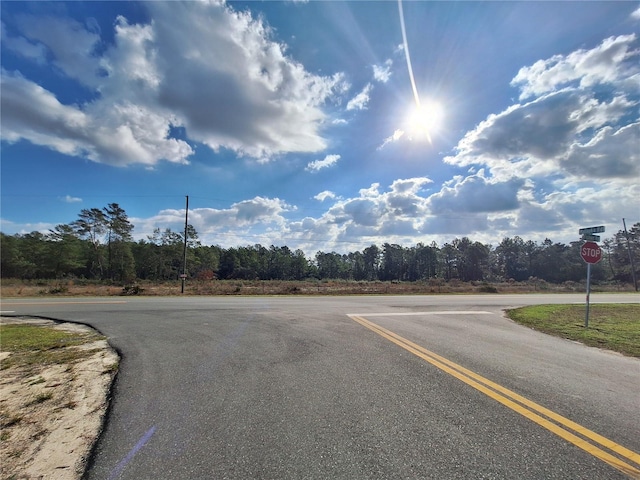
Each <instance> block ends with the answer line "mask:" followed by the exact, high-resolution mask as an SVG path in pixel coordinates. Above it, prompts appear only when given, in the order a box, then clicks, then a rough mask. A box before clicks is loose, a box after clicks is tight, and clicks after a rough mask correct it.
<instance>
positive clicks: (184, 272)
mask: <svg viewBox="0 0 640 480" xmlns="http://www.w3.org/2000/svg"><path fill="white" fill-rule="evenodd" d="M188 225H189V195H187V205H186V208H185V210H184V248H183V249H182V275H180V277H181V278H182V289H181V290H180V293H184V282H185V280H186V279H187V230H188V229H187V227H188Z"/></svg>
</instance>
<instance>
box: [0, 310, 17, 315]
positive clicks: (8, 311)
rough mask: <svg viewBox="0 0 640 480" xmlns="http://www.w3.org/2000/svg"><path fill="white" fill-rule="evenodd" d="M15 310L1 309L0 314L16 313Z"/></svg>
mask: <svg viewBox="0 0 640 480" xmlns="http://www.w3.org/2000/svg"><path fill="white" fill-rule="evenodd" d="M15 312H16V311H15V310H0V315H4V314H5V313H15Z"/></svg>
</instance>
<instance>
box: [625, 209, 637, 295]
mask: <svg viewBox="0 0 640 480" xmlns="http://www.w3.org/2000/svg"><path fill="white" fill-rule="evenodd" d="M622 225H623V226H624V236H625V237H626V239H627V252H629V263H631V278H633V286H634V288H635V289H636V292H637V291H638V280H637V279H636V266H635V265H634V263H633V255H632V254H631V244H630V243H629V232H627V222H625V220H624V218H623V219H622Z"/></svg>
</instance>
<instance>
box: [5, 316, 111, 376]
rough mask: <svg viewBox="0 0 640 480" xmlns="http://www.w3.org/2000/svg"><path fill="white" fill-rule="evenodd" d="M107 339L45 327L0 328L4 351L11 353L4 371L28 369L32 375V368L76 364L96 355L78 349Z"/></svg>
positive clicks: (26, 370) (91, 334)
mask: <svg viewBox="0 0 640 480" xmlns="http://www.w3.org/2000/svg"><path fill="white" fill-rule="evenodd" d="M103 338H104V337H102V336H100V335H98V334H94V333H74V332H69V331H65V330H58V329H55V328H52V327H50V326H41V325H19V324H8V325H0V346H1V348H0V351H2V352H11V355H10V356H8V357H7V358H4V359H2V361H1V362H0V370H4V369H6V368H9V367H12V366H19V367H22V368H24V369H25V373H26V374H28V373H29V372H30V370H31V369H32V368H39V367H41V366H43V365H52V364H61V363H74V362H76V361H78V360H81V359H83V358H85V357H87V356H90V355H92V354H93V353H94V350H83V349H76V348H68V347H77V346H79V345H83V344H85V343H91V342H95V341H97V340H101V339H103Z"/></svg>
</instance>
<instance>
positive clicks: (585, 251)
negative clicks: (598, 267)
mask: <svg viewBox="0 0 640 480" xmlns="http://www.w3.org/2000/svg"><path fill="white" fill-rule="evenodd" d="M579 232H580V235H582V239H583V240H587V241H586V242H584V244H582V247H581V248H580V256H581V257H582V259H583V260H584V261H585V262H586V263H587V310H586V313H585V317H584V327H585V328H588V327H589V296H590V295H591V265H592V264H594V263H598V262H599V261H600V260H602V250H601V249H600V247H599V246H598V244H597V243H596V242H597V241H599V240H600V236H599V235H594V233H601V232H604V227H602V226H600V227H590V228H581V229H580V231H579Z"/></svg>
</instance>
